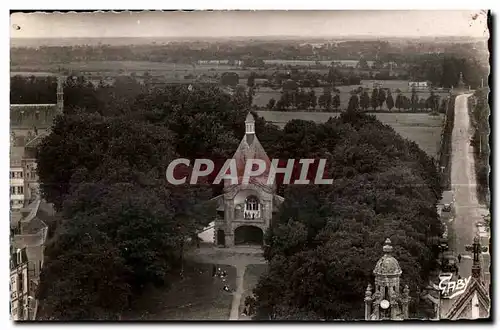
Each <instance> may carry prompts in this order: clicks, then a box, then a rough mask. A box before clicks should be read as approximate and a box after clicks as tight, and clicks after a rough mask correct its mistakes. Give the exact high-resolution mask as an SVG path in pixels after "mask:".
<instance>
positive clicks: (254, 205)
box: [245, 196, 259, 211]
mask: <svg viewBox="0 0 500 330" xmlns="http://www.w3.org/2000/svg"><path fill="white" fill-rule="evenodd" d="M245 209H246V210H247V211H258V210H259V201H258V200H257V198H255V197H253V196H252V197H248V198H247V200H246V205H245Z"/></svg>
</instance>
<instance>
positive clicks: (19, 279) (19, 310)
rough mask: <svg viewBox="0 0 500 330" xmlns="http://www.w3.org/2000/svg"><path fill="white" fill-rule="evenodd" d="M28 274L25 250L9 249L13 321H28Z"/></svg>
mask: <svg viewBox="0 0 500 330" xmlns="http://www.w3.org/2000/svg"><path fill="white" fill-rule="evenodd" d="M29 302H30V299H29V274H28V256H27V254H26V249H15V248H12V247H11V253H10V315H11V317H12V319H13V320H14V321H21V320H29V316H30V313H29V308H30V303H29Z"/></svg>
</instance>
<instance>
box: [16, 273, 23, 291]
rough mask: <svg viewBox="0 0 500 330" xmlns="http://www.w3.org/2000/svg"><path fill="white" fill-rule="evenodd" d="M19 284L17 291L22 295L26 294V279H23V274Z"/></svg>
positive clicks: (20, 276) (20, 275)
mask: <svg viewBox="0 0 500 330" xmlns="http://www.w3.org/2000/svg"><path fill="white" fill-rule="evenodd" d="M17 283H19V285H18V289H17V291H18V292H19V294H22V293H23V292H24V278H23V273H20V274H19V281H18V282H17Z"/></svg>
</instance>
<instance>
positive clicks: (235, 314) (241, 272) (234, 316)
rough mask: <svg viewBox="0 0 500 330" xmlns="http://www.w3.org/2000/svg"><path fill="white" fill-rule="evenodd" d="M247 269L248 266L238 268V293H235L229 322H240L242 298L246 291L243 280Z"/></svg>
mask: <svg viewBox="0 0 500 330" xmlns="http://www.w3.org/2000/svg"><path fill="white" fill-rule="evenodd" d="M246 268H247V266H246V265H245V266H243V265H238V266H236V291H234V292H233V303H232V305H231V314H230V316H229V320H238V319H239V316H240V304H241V296H242V294H243V292H244V291H245V290H244V289H243V279H244V278H245V270H246Z"/></svg>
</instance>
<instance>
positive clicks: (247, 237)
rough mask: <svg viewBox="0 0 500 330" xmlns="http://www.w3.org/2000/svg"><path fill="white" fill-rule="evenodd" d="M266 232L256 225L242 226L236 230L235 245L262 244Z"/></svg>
mask: <svg viewBox="0 0 500 330" xmlns="http://www.w3.org/2000/svg"><path fill="white" fill-rule="evenodd" d="M263 242H264V233H263V232H262V229H260V228H259V227H255V226H241V227H238V228H236V230H235V231H234V244H235V245H262V244H263Z"/></svg>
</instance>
